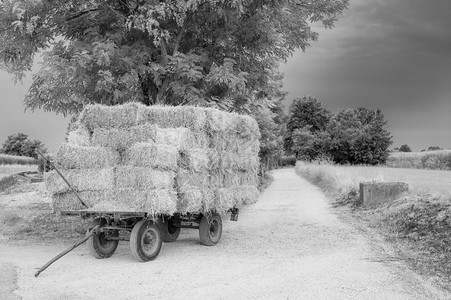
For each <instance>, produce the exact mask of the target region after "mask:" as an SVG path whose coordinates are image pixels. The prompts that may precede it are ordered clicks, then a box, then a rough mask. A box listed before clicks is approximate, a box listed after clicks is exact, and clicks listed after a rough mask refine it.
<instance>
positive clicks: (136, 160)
mask: <svg viewBox="0 0 451 300" xmlns="http://www.w3.org/2000/svg"><path fill="white" fill-rule="evenodd" d="M178 158H179V152H178V150H177V149H176V148H175V147H172V146H167V145H159V144H154V143H136V144H134V145H133V146H132V147H130V148H129V149H127V151H126V152H125V154H124V158H123V164H124V165H130V166H136V167H152V168H157V169H161V170H172V171H175V170H176V169H177V162H178Z"/></svg>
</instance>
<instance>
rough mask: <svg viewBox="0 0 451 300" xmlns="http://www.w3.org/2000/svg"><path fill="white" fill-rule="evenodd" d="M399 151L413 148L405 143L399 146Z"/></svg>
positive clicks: (410, 150)
mask: <svg viewBox="0 0 451 300" xmlns="http://www.w3.org/2000/svg"><path fill="white" fill-rule="evenodd" d="M399 152H412V149H410V147H409V145H407V144H404V145H402V146H401V147H399Z"/></svg>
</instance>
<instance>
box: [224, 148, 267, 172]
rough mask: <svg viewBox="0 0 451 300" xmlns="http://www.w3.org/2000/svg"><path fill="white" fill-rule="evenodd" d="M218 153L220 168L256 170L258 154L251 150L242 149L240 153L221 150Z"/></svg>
mask: <svg viewBox="0 0 451 300" xmlns="http://www.w3.org/2000/svg"><path fill="white" fill-rule="evenodd" d="M219 153H220V154H219V155H220V169H222V170H235V171H247V172H254V173H256V172H257V171H258V168H259V165H260V162H259V158H258V156H256V155H254V154H252V153H251V152H248V151H244V152H242V153H240V154H235V153H232V152H226V151H222V152H219Z"/></svg>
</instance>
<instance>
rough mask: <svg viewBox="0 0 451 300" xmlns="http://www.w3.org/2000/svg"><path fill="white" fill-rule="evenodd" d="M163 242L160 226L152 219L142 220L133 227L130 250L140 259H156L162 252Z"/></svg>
mask: <svg viewBox="0 0 451 300" xmlns="http://www.w3.org/2000/svg"><path fill="white" fill-rule="evenodd" d="M161 244H162V239H161V234H160V230H159V229H158V226H157V225H155V224H153V222H152V221H150V220H141V221H139V222H138V223H136V225H135V226H134V227H133V229H132V233H131V235H130V250H131V251H132V255H133V257H134V258H135V259H136V260H138V261H151V260H154V259H155V258H156V257H157V256H158V253H160V249H161Z"/></svg>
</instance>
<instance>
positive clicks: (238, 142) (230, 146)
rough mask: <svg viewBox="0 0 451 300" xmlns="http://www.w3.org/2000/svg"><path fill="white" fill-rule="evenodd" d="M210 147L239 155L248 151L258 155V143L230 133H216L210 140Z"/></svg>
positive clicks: (256, 140) (253, 139)
mask: <svg viewBox="0 0 451 300" xmlns="http://www.w3.org/2000/svg"><path fill="white" fill-rule="evenodd" d="M210 147H211V148H213V149H217V150H219V151H226V152H233V153H241V152H244V151H250V152H252V153H255V154H258V152H259V151H260V141H259V140H258V139H257V138H256V137H255V138H243V137H240V136H238V135H237V134H232V133H217V134H214V135H212V136H211V138H210Z"/></svg>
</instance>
